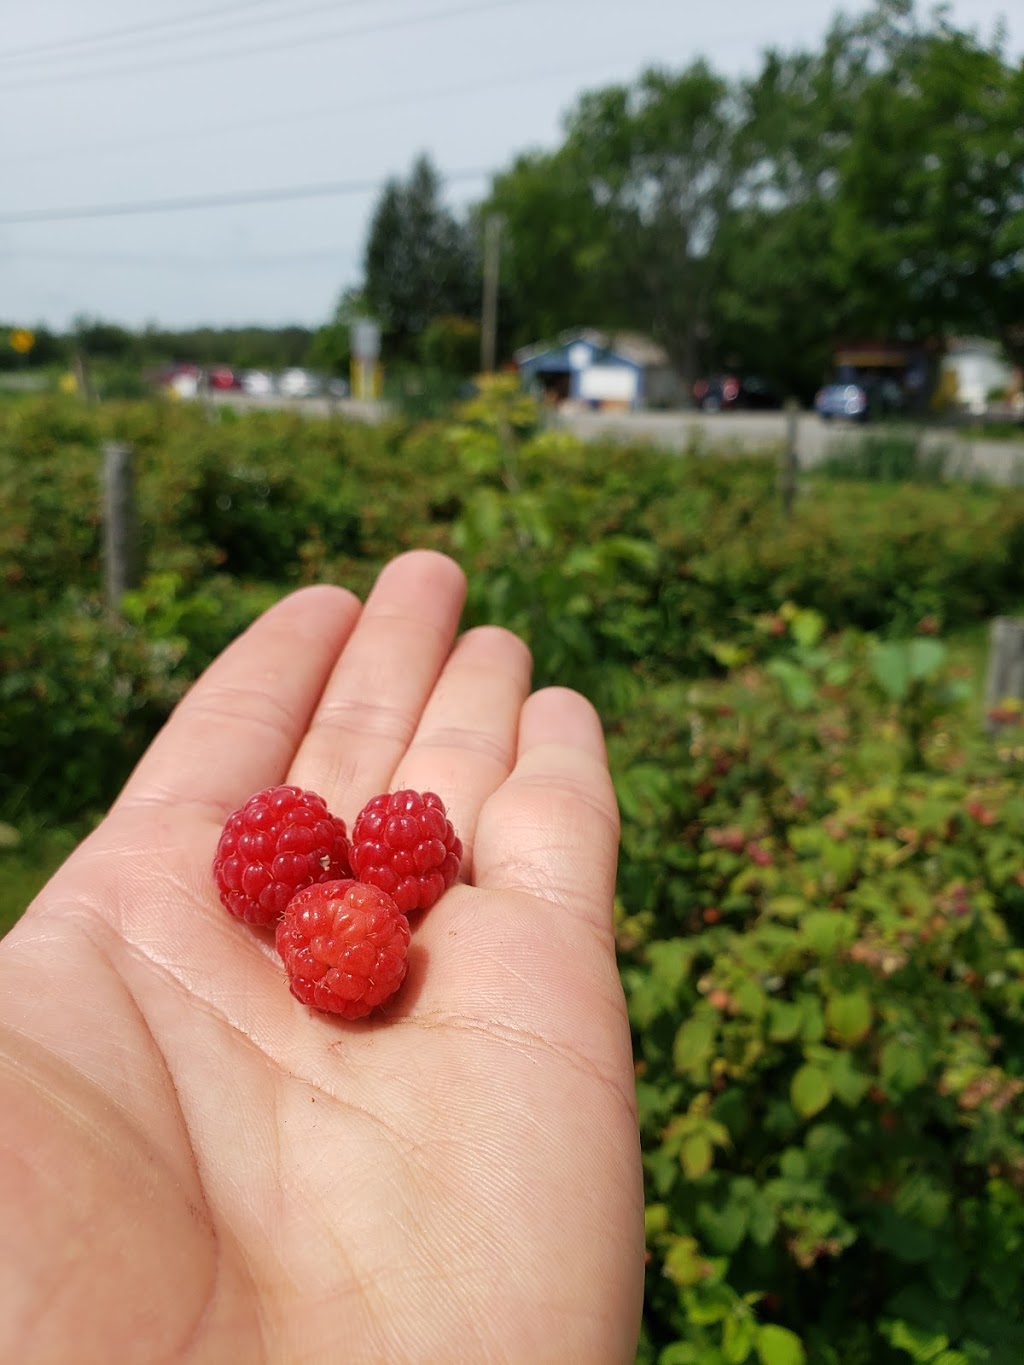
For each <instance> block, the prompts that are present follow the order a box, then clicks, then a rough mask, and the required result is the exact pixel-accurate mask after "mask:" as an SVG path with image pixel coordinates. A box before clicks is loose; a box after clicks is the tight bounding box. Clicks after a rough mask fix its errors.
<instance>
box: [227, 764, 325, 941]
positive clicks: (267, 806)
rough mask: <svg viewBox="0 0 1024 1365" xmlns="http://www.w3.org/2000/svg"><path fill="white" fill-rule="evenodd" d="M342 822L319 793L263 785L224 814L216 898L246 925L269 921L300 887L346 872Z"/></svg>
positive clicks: (275, 917) (274, 918) (273, 918)
mask: <svg viewBox="0 0 1024 1365" xmlns="http://www.w3.org/2000/svg"><path fill="white" fill-rule="evenodd" d="M350 871H351V868H350V866H349V860H348V839H347V838H346V837H345V824H344V821H342V820H339V819H338V817H337V816H335V815H332V814H331V812H330V811H329V810H328V809H327V804H326V802H325V801H324V799H323V797H322V796H318V795H317V794H316V792H309V791H302V790H301V789H300V788H299V787H268V788H267V789H266V790H265V791H261V792H257V793H256V795H255V796H250V797H249V800H248V801H246V803H245V805H244V806H241V807H240V808H239V809H238V810H236V811H235V812H234V814H233V815H229V816H228V820H227V824H226V825H225V826H224V830H223V833H222V834H221V836H220V842H219V843H218V845H217V853H216V856H215V857H214V860H213V876H214V880H215V881H216V883H217V890H218V891H219V892H220V898H221V901H222V902H223V903H224V905H225V906H226V907H227V909H228V910H230V912H231V913H232V914H233V915H236V916H237V917H238V918H239V919H244V920H245V921H246V923H248V924H260V925H268V924H273V923H274V921H275V920H276V919H278V918H279V917H280V916H281V914H282V913H283V912H284V908H285V906H286V905H287V904H288V902H289V901H290V900H291V898H292V897H293V896H294V895H295V893H296V891H301V890H302V889H303V887H306V886H311V885H313V883H314V882H323V881H327V880H328V879H334V878H337V877H347V876H348V875H349V872H350Z"/></svg>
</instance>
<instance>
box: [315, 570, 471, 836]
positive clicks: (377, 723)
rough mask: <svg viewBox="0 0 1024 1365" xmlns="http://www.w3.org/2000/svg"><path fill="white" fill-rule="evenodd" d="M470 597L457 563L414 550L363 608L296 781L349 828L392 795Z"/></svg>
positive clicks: (319, 710) (384, 576)
mask: <svg viewBox="0 0 1024 1365" xmlns="http://www.w3.org/2000/svg"><path fill="white" fill-rule="evenodd" d="M465 593H466V581H465V578H464V576H463V573H462V570H461V569H460V568H459V566H458V565H457V564H456V563H455V562H454V560H451V559H448V558H446V557H445V556H444V555H440V554H436V553H434V552H433V551H431V550H413V551H410V552H409V553H408V554H404V555H400V556H399V557H398V558H397V559H393V560H392V561H391V563H390V564H388V565H387V566H386V568H385V569H384V570H383V571H382V572H381V574H380V577H379V578H378V579H377V582H376V583H375V584H374V587H373V589H372V591H371V592H370V595H369V597H368V598H367V599H366V605H365V607H364V608H363V612H362V615H361V616H360V618H359V624H358V625H357V626H356V628H355V630H354V631H353V632H352V636H351V639H350V640H349V641H348V644H347V645H346V647H345V651H344V653H343V654H342V656H341V658H340V659H339V661H338V664H337V666H336V668H335V669H334V672H333V674H332V675H331V678H330V680H329V682H328V684H327V687H326V689H325V691H324V694H323V697H322V698H321V701H320V705H319V706H318V707H317V709H316V713H315V715H314V716H313V720H312V723H311V725H310V728H309V733H308V734H307V735H306V737H305V739H304V740H303V742H302V745H301V746H300V748H299V751H298V753H297V754H296V756H295V762H294V764H293V766H292V769H291V774H290V780H291V781H293V782H297V783H298V784H299V785H300V786H304V787H312V788H313V789H314V790H315V791H318V792H320V794H321V795H322V796H323V797H324V799H325V800H326V801H327V803H328V805H329V806H330V807H331V809H332V810H333V811H335V812H336V813H337V814H338V815H341V816H343V817H344V818H345V819H346V820H348V821H349V822H351V820H352V819H353V818H354V817H355V815H356V814H357V813H358V812H359V810H360V809H361V808H362V807H363V805H365V803H366V802H367V801H368V800H369V799H370V797H371V796H375V795H377V794H378V793H379V792H383V791H386V790H388V788H389V786H390V784H391V780H392V777H393V775H394V772H395V769H396V767H397V765H398V763H399V761H400V759H401V758H402V756H403V755H404V753H405V751H406V748H407V747H408V745H409V743H410V741H411V740H412V737H413V735H414V734H415V733H416V727H417V726H418V724H419V721H420V716H421V714H422V712H423V708H424V706H425V705H426V702H427V699H428V697H429V696H430V694H431V691H432V690H433V687H434V684H435V683H436V681H437V679H438V676H439V674H440V672H441V669H442V668H443V666H444V663H445V660H446V659H447V658H448V654H449V652H450V650H451V647H452V641H453V640H454V638H455V632H456V629H457V628H458V623H459V616H460V614H461V612H462V604H463V602H464V600H465Z"/></svg>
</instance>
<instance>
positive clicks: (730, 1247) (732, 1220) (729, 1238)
mask: <svg viewBox="0 0 1024 1365" xmlns="http://www.w3.org/2000/svg"><path fill="white" fill-rule="evenodd" d="M697 1223H698V1225H699V1226H700V1230H701V1232H702V1233H703V1234H704V1238H705V1241H706V1244H707V1245H708V1246H709V1247H711V1248H712V1249H713V1250H714V1251H717V1252H718V1253H719V1254H720V1255H724V1256H729V1255H731V1254H732V1252H734V1251H735V1250H736V1248H737V1247H738V1246H739V1244H740V1243H741V1242H742V1241H743V1239H744V1237H745V1236H746V1235H747V1227H748V1225H749V1223H750V1210H749V1208H748V1207H746V1206H745V1205H744V1204H742V1203H737V1202H736V1201H735V1200H730V1201H729V1202H728V1203H727V1204H725V1205H723V1207H722V1208H716V1207H715V1205H713V1204H709V1203H706V1202H705V1203H702V1204H699V1205H698V1206H697Z"/></svg>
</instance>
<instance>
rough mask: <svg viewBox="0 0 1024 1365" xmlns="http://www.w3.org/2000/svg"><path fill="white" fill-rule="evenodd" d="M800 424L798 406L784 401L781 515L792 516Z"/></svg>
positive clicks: (791, 400) (797, 473) (792, 399)
mask: <svg viewBox="0 0 1024 1365" xmlns="http://www.w3.org/2000/svg"><path fill="white" fill-rule="evenodd" d="M799 422H800V404H799V403H797V401H796V400H795V399H794V398H788V399H787V400H786V444H785V446H784V448H783V451H782V469H781V472H780V478H779V490H780V492H781V494H782V511H783V515H784V516H786V517H787V518H788V517H791V516H792V515H793V504H794V503H795V502H796V486H797V479H798V478H799V475H800V455H799V452H798V450H797V430H798V425H799Z"/></svg>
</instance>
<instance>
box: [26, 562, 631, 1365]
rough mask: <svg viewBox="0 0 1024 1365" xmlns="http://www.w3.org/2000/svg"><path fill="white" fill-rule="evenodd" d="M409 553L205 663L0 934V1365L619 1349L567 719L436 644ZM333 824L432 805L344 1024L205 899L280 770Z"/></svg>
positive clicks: (591, 796)
mask: <svg viewBox="0 0 1024 1365" xmlns="http://www.w3.org/2000/svg"><path fill="white" fill-rule="evenodd" d="M463 597H464V582H463V579H462V575H461V572H460V571H459V569H458V568H457V566H455V565H454V564H453V563H452V562H451V561H450V560H447V559H445V558H443V557H441V556H439V555H435V554H431V553H428V552H423V551H417V552H413V553H412V554H409V555H404V556H402V557H400V558H399V559H396V560H394V561H392V563H391V564H390V565H389V566H388V567H387V568H386V569H385V570H384V571H383V573H382V574H381V576H380V578H379V579H378V581H377V584H376V586H375V587H374V589H373V591H372V592H371V594H370V596H369V597H368V599H367V602H366V605H365V607H361V606H360V604H359V603H358V602H357V601H356V599H355V598H354V597H353V596H352V595H351V594H349V593H347V592H345V591H343V590H341V589H337V588H328V587H320V588H313V589H307V590H304V591H302V592H299V593H297V594H295V595H293V596H291V597H290V598H287V599H286V600H285V601H284V602H282V603H279V604H278V605H277V606H276V607H274V608H273V609H272V610H271V611H270V612H268V613H267V614H266V615H265V616H264V617H262V618H261V619H260V620H259V621H258V622H257V623H256V624H255V625H254V626H253V627H252V628H251V629H250V630H249V631H248V632H246V634H244V635H243V636H242V637H240V638H239V639H238V640H237V641H235V643H234V644H233V645H232V646H231V647H230V648H229V649H228V650H227V651H226V652H225V653H224V654H223V655H222V656H221V657H220V659H218V660H217V661H216V662H215V663H214V664H213V666H212V667H211V668H210V669H209V670H208V672H207V673H206V674H205V675H204V677H203V678H202V679H201V680H200V681H199V682H198V683H197V684H196V685H195V687H194V688H193V689H192V691H191V692H190V693H189V695H188V696H187V697H186V698H185V700H184V701H183V702H182V704H181V705H180V707H179V708H178V710H177V711H176V712H175V714H174V715H173V716H172V718H171V720H170V721H169V723H168V724H167V726H166V727H165V729H164V730H163V732H162V733H161V734H160V736H158V738H157V739H156V741H155V742H154V744H153V745H152V746H151V748H150V750H149V752H148V753H147V754H146V756H145V758H144V759H143V760H142V762H141V764H140V765H139V767H138V769H137V770H136V772H135V774H134V775H133V777H132V778H131V780H130V781H129V783H128V784H127V786H126V788H125V790H124V792H123V793H122V795H121V797H120V798H119V800H118V801H117V803H116V804H115V806H114V808H113V809H112V811H111V813H110V815H109V816H108V817H107V819H106V820H105V821H104V823H103V824H102V825H101V826H100V827H99V829H98V830H97V831H96V832H95V833H94V834H93V835H92V836H90V838H88V839H87V840H86V841H85V842H84V844H83V845H82V846H81V847H80V848H79V849H78V850H77V852H76V853H75V854H74V855H73V856H72V857H71V858H70V859H69V861H68V862H67V863H66V864H65V865H64V867H63V868H62V869H61V870H60V871H59V872H58V873H57V875H56V876H55V877H54V878H53V879H52V881H51V882H50V883H49V885H48V886H47V887H46V888H45V890H44V891H43V892H42V894H41V895H40V896H39V897H38V898H37V900H36V902H35V903H34V904H33V906H32V907H31V908H30V909H29V911H28V912H27V913H26V914H25V916H24V917H23V919H22V920H21V921H20V923H19V924H18V925H17V926H16V927H15V928H14V929H13V930H12V931H11V933H10V934H9V935H8V936H7V938H6V939H5V940H4V941H3V943H2V945H0V1147H2V1153H0V1223H2V1226H3V1228H4V1237H3V1242H2V1245H0V1306H2V1311H0V1360H5V1361H6V1360H11V1361H13V1360H17V1361H18V1362H19V1365H35V1362H45V1365H63V1362H71V1361H74V1362H75V1365H91V1362H97V1363H98V1362H103V1363H104V1365H108V1363H109V1362H114V1361H116V1362H118V1365H133V1363H134V1362H140V1363H141V1362H144V1363H145V1365H156V1362H164V1361H167V1362H189V1363H190V1365H191V1363H192V1362H232V1363H234V1362H241V1365H264V1363H266V1365H291V1363H292V1362H320V1361H323V1362H353V1365H362V1362H387V1365H395V1363H397V1362H417V1363H418V1362H439V1363H443V1365H460V1362H470V1363H471V1365H477V1362H480V1363H483V1362H489V1361H509V1362H520V1361H522V1362H530V1363H531V1365H534V1363H535V1362H557V1365H573V1362H583V1363H584V1365H599V1363H600V1362H606V1361H607V1362H620V1361H622V1362H625V1361H630V1360H632V1358H633V1352H634V1348H635V1344H636V1337H637V1331H638V1327H639V1315H640V1302H641V1295H642V1282H643V1193H642V1187H641V1185H642V1182H641V1175H640V1157H639V1144H638V1137H637V1126H636V1116H635V1109H634V1090H633V1069H632V1059H631V1048H630V1036H629V1029H628V1025H627V1021H626V1016H625V1008H624V1003H623V996H622V991H621V987H620V984H619V978H618V973H617V970H616V963H615V953H614V943H613V936H612V916H611V905H612V895H613V886H614V878H615V866H616V854H617V842H618V823H617V813H616V807H615V800H614V796H613V793H612V789H611V784H610V781H609V778H608V773H607V767H606V761H605V752H604V743H603V737H602V734H601V729H600V725H599V723H598V720H597V718H596V716H595V715H594V713H593V710H592V708H591V707H590V705H589V703H587V702H585V701H584V700H583V699H582V698H581V697H580V696H578V695H577V694H575V693H572V692H569V691H566V690H564V689H548V690H544V691H540V692H537V693H535V694H533V695H532V696H530V695H529V687H530V684H529V659H528V655H527V651H526V649H525V647H524V646H523V645H522V644H521V642H520V641H518V640H517V639H516V638H515V637H514V636H512V635H509V634H508V633H506V632H504V631H500V630H497V629H494V628H489V627H485V628H482V629H479V630H474V631H469V632H467V633H466V634H464V635H463V636H461V637H460V638H458V640H457V641H456V642H455V643H454V647H453V641H454V640H455V635H456V630H457V623H458V617H459V613H460V611H461V607H462V602H463ZM284 781H287V782H291V783H294V784H296V785H299V786H302V787H310V788H313V789H314V790H316V791H319V792H320V793H321V794H322V795H323V796H324V797H325V799H326V800H327V802H328V804H329V805H330V807H331V809H332V810H334V811H335V812H336V813H337V814H339V815H341V816H343V817H344V818H345V820H346V822H347V823H348V824H349V826H350V827H351V822H352V820H353V818H354V816H355V815H356V813H357V812H358V810H359V809H360V808H361V806H362V805H363V804H364V802H365V801H366V800H367V799H368V798H369V797H370V796H372V795H374V794H375V793H377V792H380V791H385V790H389V789H390V790H393V789H396V788H398V787H406V786H408V787H414V788H417V789H421V790H422V789H429V790H433V791H437V792H438V793H439V794H440V795H441V797H442V799H443V800H444V801H445V803H446V805H447V806H448V808H449V812H450V814H451V818H452V821H453V823H454V824H455V827H456V829H457V831H458V832H459V834H460V836H461V837H462V840H463V843H464V845H465V850H466V851H465V856H464V862H463V871H462V877H461V879H460V881H459V882H458V883H457V884H456V885H455V886H454V887H452V888H451V889H450V890H449V891H448V892H446V894H445V895H444V897H443V898H442V900H441V901H440V902H439V903H438V904H437V905H436V906H435V907H434V908H433V909H432V910H430V911H428V912H427V914H426V915H424V916H423V917H422V918H419V917H413V920H412V928H413V939H412V946H411V948H410V956H409V975H408V977H407V979H406V981H405V984H404V985H403V986H402V989H401V991H400V992H399V994H398V995H397V996H395V997H394V999H393V1000H392V1001H391V1002H389V1005H388V1007H387V1009H386V1012H385V1013H384V1014H382V1015H375V1016H372V1017H371V1018H370V1019H368V1020H366V1021H361V1022H359V1023H355V1024H351V1023H344V1022H342V1021H339V1020H337V1019H333V1018H330V1017H327V1016H322V1015H316V1014H314V1013H312V1012H310V1011H309V1010H307V1009H306V1008H304V1007H303V1006H302V1005H300V1004H299V1003H298V1002H297V1001H296V1000H294V999H293V998H292V996H291V995H290V994H289V993H288V988H287V982H286V978H285V974H284V971H283V968H282V965H281V962H280V960H279V959H278V957H277V955H276V952H275V950H274V946H273V935H272V933H268V932H261V931H257V930H253V929H250V928H249V927H248V926H246V925H244V924H242V923H240V922H238V921H236V920H233V919H232V918H231V917H230V916H228V915H227V913H226V912H225V911H224V909H223V908H222V907H221V905H220V903H219V901H218V898H217V894H216V890H215V888H214V885H213V880H212V876H211V870H210V869H211V861H212V857H213V851H214V848H215V846H216V843H217V838H218V835H219V833H220V829H221V827H222V825H223V822H224V820H225V818H226V816H227V815H228V814H229V812H230V811H231V810H233V809H234V808H235V807H237V806H239V805H240V804H241V803H242V802H243V801H244V800H245V799H246V798H247V797H248V796H249V795H251V794H252V792H254V791H256V790H258V789H259V788H261V787H265V786H269V785H271V784H273V783H277V782H284Z"/></svg>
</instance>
